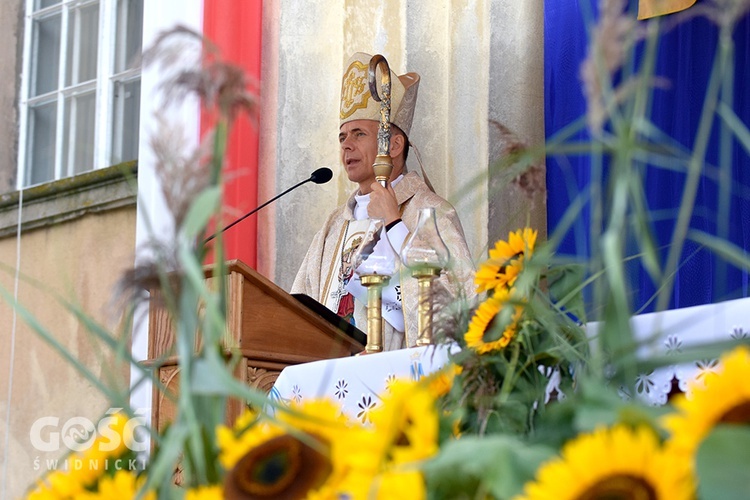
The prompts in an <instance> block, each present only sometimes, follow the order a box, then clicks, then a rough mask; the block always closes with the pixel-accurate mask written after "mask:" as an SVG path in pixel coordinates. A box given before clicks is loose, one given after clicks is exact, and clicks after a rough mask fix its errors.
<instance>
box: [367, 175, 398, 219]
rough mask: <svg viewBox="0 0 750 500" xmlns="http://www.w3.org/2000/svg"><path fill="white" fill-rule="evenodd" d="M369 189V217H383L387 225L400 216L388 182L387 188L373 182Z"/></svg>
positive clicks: (394, 195) (393, 193)
mask: <svg viewBox="0 0 750 500" xmlns="http://www.w3.org/2000/svg"><path fill="white" fill-rule="evenodd" d="M370 189H372V191H371V192H370V203H368V205H367V215H368V216H369V217H370V218H371V219H375V218H378V219H383V220H384V221H385V224H386V225H388V224H390V223H391V222H393V221H395V220H396V219H398V218H399V217H401V214H399V210H398V202H397V201H396V193H395V192H394V191H393V187H392V186H391V185H390V184H388V187H387V188H384V187H383V186H381V185H380V184H379V183H378V182H373V183H372V184H371V185H370Z"/></svg>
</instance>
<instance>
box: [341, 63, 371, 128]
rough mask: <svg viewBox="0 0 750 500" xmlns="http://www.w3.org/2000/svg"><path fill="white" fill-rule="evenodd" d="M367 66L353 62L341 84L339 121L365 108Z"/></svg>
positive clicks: (368, 95)
mask: <svg viewBox="0 0 750 500" xmlns="http://www.w3.org/2000/svg"><path fill="white" fill-rule="evenodd" d="M367 69H368V67H367V65H365V64H363V63H361V62H359V61H354V62H352V64H351V65H350V66H349V68H348V69H347V70H346V74H345V75H344V79H343V81H342V82H341V119H342V120H343V119H345V118H349V117H350V116H352V115H353V114H354V112H355V111H357V110H358V109H364V108H367V100H368V99H369V98H370V92H369V86H368V83H367Z"/></svg>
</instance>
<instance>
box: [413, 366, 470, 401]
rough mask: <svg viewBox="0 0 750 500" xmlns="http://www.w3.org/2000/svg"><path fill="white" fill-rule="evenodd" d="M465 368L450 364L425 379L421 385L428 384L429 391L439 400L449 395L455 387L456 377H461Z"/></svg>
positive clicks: (421, 381)
mask: <svg viewBox="0 0 750 500" xmlns="http://www.w3.org/2000/svg"><path fill="white" fill-rule="evenodd" d="M462 370H463V368H462V367H461V365H457V364H454V363H450V364H448V365H446V366H444V367H442V368H441V369H440V370H438V371H436V372H434V373H431V374H430V375H428V376H426V377H425V378H423V379H421V380H420V383H421V384H426V385H427V388H428V390H429V391H430V393H431V394H432V395H433V397H435V398H439V397H442V396H445V395H446V394H448V392H449V391H450V390H451V387H453V379H455V378H456V375H459V374H460V373H461V371H462Z"/></svg>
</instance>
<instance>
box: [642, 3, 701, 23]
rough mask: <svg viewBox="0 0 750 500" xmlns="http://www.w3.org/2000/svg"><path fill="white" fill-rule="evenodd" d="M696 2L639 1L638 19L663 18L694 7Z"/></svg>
mask: <svg viewBox="0 0 750 500" xmlns="http://www.w3.org/2000/svg"><path fill="white" fill-rule="evenodd" d="M694 3H695V0H639V1H638V19H648V18H650V17H656V16H663V15H665V14H672V13H673V12H679V11H681V10H685V9H687V8H688V7H690V6H692V5H693V4H694Z"/></svg>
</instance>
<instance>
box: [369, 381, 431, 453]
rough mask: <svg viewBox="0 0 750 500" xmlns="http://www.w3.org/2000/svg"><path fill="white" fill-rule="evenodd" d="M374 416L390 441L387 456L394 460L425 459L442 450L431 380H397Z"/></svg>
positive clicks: (387, 440)
mask: <svg viewBox="0 0 750 500" xmlns="http://www.w3.org/2000/svg"><path fill="white" fill-rule="evenodd" d="M372 420H373V424H374V427H375V430H376V432H377V434H378V435H379V436H383V437H384V441H385V442H386V443H387V449H386V460H388V461H390V462H393V463H394V464H403V463H407V462H412V461H416V460H424V459H426V458H430V457H431V456H433V455H435V454H436V453H437V451H438V444H437V438H438V412H437V408H436V402H435V396H434V395H433V394H432V392H431V391H430V387H429V385H427V384H422V383H417V382H413V381H407V380H399V381H397V382H395V383H394V384H393V385H392V386H391V392H390V394H389V395H388V396H386V397H385V398H384V399H383V405H382V406H380V407H379V408H377V409H376V410H375V411H374V412H373V416H372Z"/></svg>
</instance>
